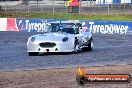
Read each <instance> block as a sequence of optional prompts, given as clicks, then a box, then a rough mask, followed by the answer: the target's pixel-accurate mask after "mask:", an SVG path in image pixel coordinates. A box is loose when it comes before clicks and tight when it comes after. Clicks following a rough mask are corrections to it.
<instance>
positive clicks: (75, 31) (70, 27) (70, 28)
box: [49, 23, 79, 34]
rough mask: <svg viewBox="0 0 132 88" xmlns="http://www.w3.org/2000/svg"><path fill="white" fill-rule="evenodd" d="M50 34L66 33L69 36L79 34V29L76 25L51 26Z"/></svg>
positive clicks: (55, 24)
mask: <svg viewBox="0 0 132 88" xmlns="http://www.w3.org/2000/svg"><path fill="white" fill-rule="evenodd" d="M49 32H62V33H63V32H65V33H69V34H78V33H79V29H78V28H76V25H75V24H73V23H69V24H68V23H63V24H57V23H54V24H51V26H50V28H49Z"/></svg>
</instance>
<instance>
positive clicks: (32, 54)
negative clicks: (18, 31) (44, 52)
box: [28, 52, 39, 56]
mask: <svg viewBox="0 0 132 88" xmlns="http://www.w3.org/2000/svg"><path fill="white" fill-rule="evenodd" d="M38 54H39V53H38V52H28V55H29V56H37V55H38Z"/></svg>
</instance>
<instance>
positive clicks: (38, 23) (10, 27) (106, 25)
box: [0, 18, 132, 34]
mask: <svg viewBox="0 0 132 88" xmlns="http://www.w3.org/2000/svg"><path fill="white" fill-rule="evenodd" d="M53 21H60V20H45V19H25V18H0V31H19V32H41V31H44V30H45V28H46V24H47V23H48V22H53ZM79 22H80V23H81V24H82V28H83V31H84V32H86V31H91V32H92V33H101V34H126V33H129V31H131V30H132V21H102V20H101V21H100V20H98V21H92V20H91V21H89V20H80V21H79Z"/></svg>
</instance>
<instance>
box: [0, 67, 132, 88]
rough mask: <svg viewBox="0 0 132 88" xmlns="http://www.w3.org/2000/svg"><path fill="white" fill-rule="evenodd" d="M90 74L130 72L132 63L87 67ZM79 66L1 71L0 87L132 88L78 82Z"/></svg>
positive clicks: (125, 85)
mask: <svg viewBox="0 0 132 88" xmlns="http://www.w3.org/2000/svg"><path fill="white" fill-rule="evenodd" d="M85 69H86V72H87V73H88V74H130V75H132V65H125V66H124V65H120V66H102V67H101V66H97V67H95V66H94V67H86V68H85ZM76 71H77V68H63V69H48V70H46V69H45V70H32V71H16V72H0V88H132V82H130V83H126V84H103V83H96V84H85V85H84V86H80V85H78V84H77V83H76V74H77V72H76Z"/></svg>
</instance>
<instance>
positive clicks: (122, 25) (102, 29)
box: [80, 20, 132, 34]
mask: <svg viewBox="0 0 132 88" xmlns="http://www.w3.org/2000/svg"><path fill="white" fill-rule="evenodd" d="M80 22H81V23H82V26H83V28H85V29H87V30H89V31H91V32H93V33H101V34H126V33H127V32H128V31H130V30H132V22H131V21H130V22H129V21H87V20H86V21H84V20H82V21H80Z"/></svg>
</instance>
